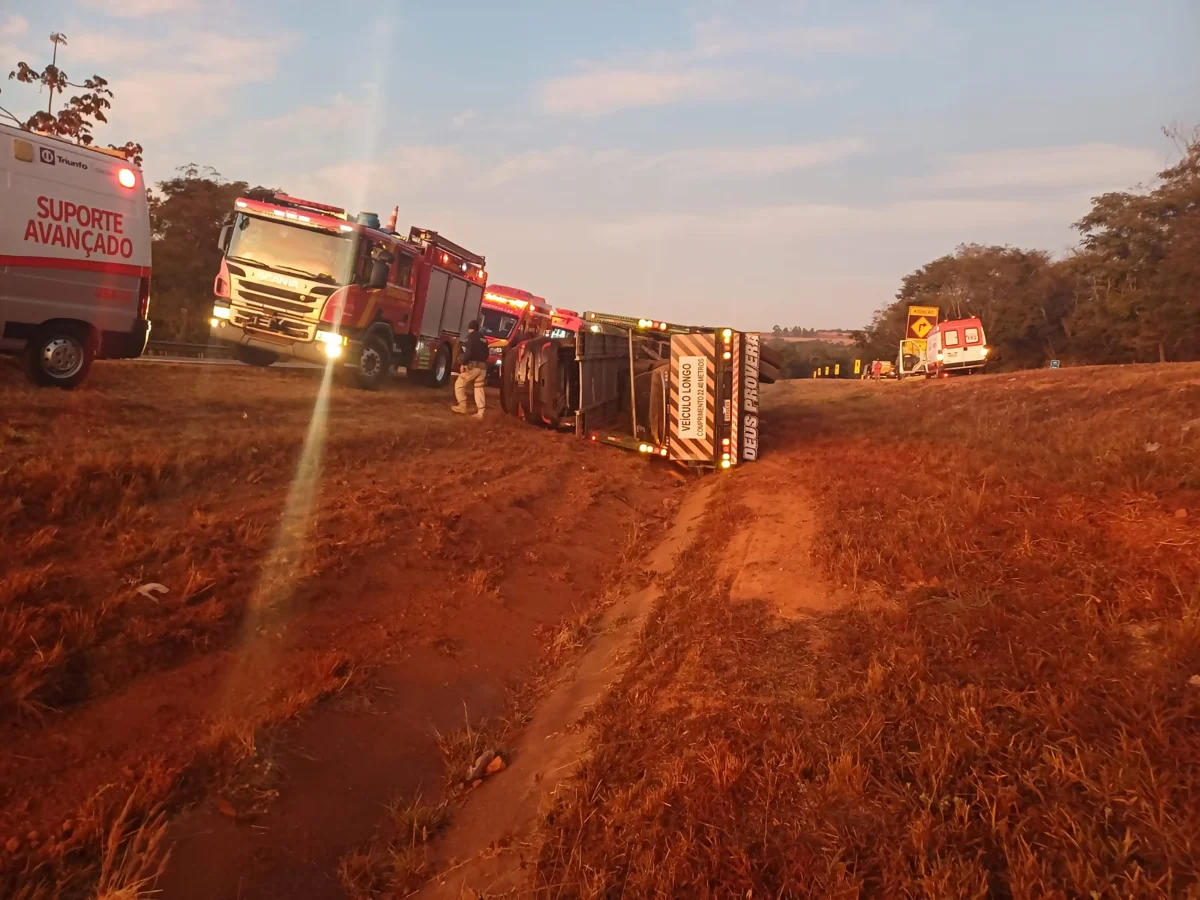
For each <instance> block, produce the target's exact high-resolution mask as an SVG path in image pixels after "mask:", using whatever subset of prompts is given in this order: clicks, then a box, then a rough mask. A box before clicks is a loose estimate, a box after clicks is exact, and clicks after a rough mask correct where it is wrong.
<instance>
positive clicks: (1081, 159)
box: [902, 144, 1163, 191]
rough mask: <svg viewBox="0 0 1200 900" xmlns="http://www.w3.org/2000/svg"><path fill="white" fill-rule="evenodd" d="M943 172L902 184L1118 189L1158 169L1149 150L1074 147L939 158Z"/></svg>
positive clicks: (940, 187) (933, 187) (1159, 164)
mask: <svg viewBox="0 0 1200 900" xmlns="http://www.w3.org/2000/svg"><path fill="white" fill-rule="evenodd" d="M941 162H942V170H941V171H939V172H935V173H933V174H931V175H926V176H923V177H918V178H909V179H905V181H904V182H903V183H902V184H903V186H904V187H906V188H909V189H919V190H923V191H969V190H980V189H987V188H1022V187H1025V188H1071V187H1089V188H1098V189H1105V190H1117V189H1125V188H1129V187H1132V186H1133V185H1135V184H1136V183H1138V182H1140V181H1144V180H1145V179H1146V177H1147V176H1148V175H1149V174H1151V173H1153V172H1156V171H1157V170H1158V169H1160V168H1162V164H1163V160H1162V159H1160V158H1159V157H1158V156H1157V155H1156V154H1155V153H1154V152H1153V151H1152V150H1147V149H1144V148H1140V147H1121V146H1118V145H1116V144H1076V145H1072V146H1064V147H1044V148H1039V149H1028V150H989V151H981V152H977V153H957V154H950V155H947V156H944V157H942V160H941Z"/></svg>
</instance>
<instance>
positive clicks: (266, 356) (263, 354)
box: [233, 344, 279, 368]
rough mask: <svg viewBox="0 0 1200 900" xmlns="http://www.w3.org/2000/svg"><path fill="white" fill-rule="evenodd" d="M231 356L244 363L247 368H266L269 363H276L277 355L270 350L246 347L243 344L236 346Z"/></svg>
mask: <svg viewBox="0 0 1200 900" xmlns="http://www.w3.org/2000/svg"><path fill="white" fill-rule="evenodd" d="M233 355H234V356H236V357H237V358H238V360H239V361H240V362H244V363H245V364H246V365H248V366H262V367H264V368H265V367H266V366H269V365H271V363H274V362H278V361H279V356H278V354H275V353H272V352H271V351H270V350H261V349H259V348H258V347H247V346H245V345H243V344H238V345H236V346H235V347H234V350H233Z"/></svg>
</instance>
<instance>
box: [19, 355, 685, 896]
mask: <svg viewBox="0 0 1200 900" xmlns="http://www.w3.org/2000/svg"><path fill="white" fill-rule="evenodd" d="M16 374H17V373H16V372H15V371H7V370H6V371H4V372H3V375H4V382H3V384H0V406H2V407H3V408H4V410H5V414H4V421H3V426H2V427H0V498H3V500H0V531H3V533H4V535H5V537H4V541H3V546H2V547H0V575H2V576H3V577H2V578H0V616H2V617H3V622H2V623H0V624H3V625H4V626H5V627H4V630H3V633H4V636H3V638H0V681H5V682H6V683H7V684H8V685H9V687H8V688H7V689H6V690H5V692H4V693H0V741H2V742H3V743H4V745H5V747H6V748H7V750H8V752H7V753H5V754H4V755H3V756H2V757H0V860H3V861H4V867H3V868H0V894H3V895H5V896H7V895H8V894H7V890H15V889H16V888H17V887H18V886H21V885H29V884H43V885H44V886H46V887H52V886H54V885H55V884H58V885H59V887H58V888H53V889H54V890H55V892H56V893H57V892H58V891H60V890H61V895H62V896H74V895H75V893H76V891H77V889H78V888H79V887H80V885H81V884H82V883H83V882H82V881H79V880H76V881H71V877H70V876H71V873H72V872H79V871H85V870H86V869H87V867H88V866H89V865H91V864H92V863H93V862H94V858H95V854H96V852H97V846H98V836H99V831H100V830H101V828H102V827H103V823H104V822H106V821H109V820H110V819H111V815H112V806H113V804H114V803H116V804H117V806H118V807H119V805H120V803H121V802H123V798H124V797H125V796H126V795H127V794H128V793H129V792H130V791H132V790H134V789H135V788H138V789H139V790H140V792H141V793H142V794H143V795H144V797H145V800H144V805H145V806H146V807H149V806H150V805H151V804H152V803H154V802H164V803H166V804H167V806H168V808H169V809H173V810H180V809H183V808H184V807H189V808H191V810H192V811H191V812H188V813H186V814H184V815H183V816H182V817H178V818H176V820H175V824H174V825H173V826H172V831H171V837H172V838H173V839H175V840H177V844H176V847H175V850H174V852H173V858H172V862H171V865H170V867H169V869H168V872H167V874H166V877H165V878H164V880H163V881H162V882H161V883H160V885H159V887H160V888H161V889H162V891H163V894H162V896H165V897H168V898H172V900H175V898H188V897H196V898H200V897H204V898H223V897H260V896H261V897H266V896H287V897H293V898H301V897H312V898H317V897H340V896H344V893H343V891H342V889H341V888H340V887H339V885H338V883H337V880H336V869H337V863H338V860H339V858H340V857H341V856H342V855H343V854H344V853H345V852H347V850H348V849H349V848H351V847H353V846H355V845H357V844H360V843H362V842H363V841H364V840H366V839H367V838H368V837H369V836H370V834H371V832H372V830H373V828H374V827H375V824H376V822H377V821H378V820H379V818H380V816H381V815H382V805H383V804H384V803H385V802H387V801H389V800H391V799H393V798H394V797H396V796H406V795H413V794H415V793H416V792H418V791H420V792H422V793H424V794H426V795H436V794H437V793H439V792H440V790H441V788H442V784H443V777H444V776H443V769H442V765H441V762H440V759H439V756H438V749H437V743H436V734H435V729H436V730H438V731H441V732H443V733H445V732H446V731H449V730H453V729H455V728H457V727H461V726H462V725H463V724H464V715H465V716H466V717H467V718H469V720H470V721H471V722H472V723H473V724H474V723H476V722H477V721H478V719H479V718H480V717H484V716H489V717H491V716H496V715H498V714H501V713H503V712H504V710H505V708H506V704H507V702H508V698H509V696H510V694H511V692H512V690H513V689H515V688H516V687H518V686H519V685H520V684H521V683H523V682H528V680H529V678H530V677H531V676H532V675H533V673H534V672H535V671H536V670H537V668H538V664H539V661H540V660H541V658H542V652H543V646H544V643H545V635H546V633H548V632H549V631H550V630H552V628H553V627H554V626H555V625H556V624H557V623H558V622H559V621H560V620H561V619H563V617H565V616H568V615H571V614H573V613H575V614H578V613H580V612H583V611H586V610H588V609H591V608H592V607H594V605H595V604H596V602H597V600H598V599H599V598H600V597H601V595H602V594H603V593H604V590H605V586H606V583H607V581H608V579H609V578H610V577H611V576H612V575H613V573H614V572H615V571H616V570H618V569H619V568H620V563H621V561H622V560H623V559H626V560H629V559H632V558H633V555H634V554H635V553H636V552H637V550H638V547H637V543H636V538H637V535H636V533H635V531H634V525H635V522H636V521H638V520H641V521H643V522H649V523H651V525H653V524H654V523H656V522H661V521H662V520H663V518H664V512H663V504H662V496H663V494H662V490H661V489H662V488H664V487H667V486H668V485H674V484H675V482H674V481H671V480H669V479H667V478H666V476H665V473H664V471H663V470H662V468H659V467H654V466H650V467H647V466H646V465H645V464H644V462H643V461H642V460H640V459H638V458H636V457H630V456H627V455H625V454H622V453H619V452H616V451H612V450H607V449H604V448H596V447H591V446H588V445H585V444H582V443H579V442H577V441H575V440H574V439H573V438H572V437H570V436H560V435H554V434H551V433H547V432H543V431H539V430H537V429H532V428H528V427H524V426H520V425H518V424H516V423H512V422H509V421H507V420H505V419H504V418H503V417H502V416H501V415H500V413H499V411H498V410H495V409H493V410H492V411H491V412H490V415H491V416H492V417H493V418H490V419H489V420H487V421H485V422H482V423H480V422H476V421H473V420H469V419H464V418H462V417H457V416H454V415H453V414H452V413H451V412H450V411H449V409H448V407H449V404H450V402H451V398H450V395H449V393H448V392H435V391H431V390H428V389H425V388H418V387H412V386H409V385H407V384H404V383H399V384H397V385H396V386H394V387H389V388H388V389H387V390H384V391H382V392H380V393H378V394H369V393H363V392H359V391H356V390H353V389H352V388H349V387H345V386H342V385H340V384H335V385H334V387H333V389H332V392H331V399H330V402H329V409H328V418H327V421H326V422H325V423H324V425H323V427H322V425H321V424H320V422H319V421H318V424H317V425H315V426H312V427H311V429H310V425H311V423H312V421H313V412H314V400H315V398H316V397H317V395H318V392H319V388H320V373H319V372H316V371H315V370H314V371H313V372H306V371H299V370H291V371H273V370H266V371H261V372H260V371H252V370H249V369H241V368H230V369H218V368H199V367H176V366H160V365H148V364H111V365H100V366H98V367H97V369H96V371H95V373H94V374H93V378H92V380H91V381H90V382H89V383H88V384H87V385H86V386H85V387H83V388H82V389H80V390H79V391H77V392H73V393H63V392H44V391H35V390H33V389H32V388H28V387H26V386H25V385H23V384H22V383H20V382H19V381H18V380H17V379H16V377H15V376H16ZM493 402H494V401H493ZM319 418H320V417H319V415H318V419H319ZM310 430H311V432H312V434H313V435H315V436H320V435H324V436H325V446H324V458H323V461H322V462H319V463H316V464H314V463H313V461H312V458H313V457H312V454H310V455H309V461H308V462H307V463H306V462H304V458H305V453H304V447H305V435H306V433H308V432H310ZM312 446H313V444H312V442H311V441H310V443H309V448H310V450H311V448H312ZM649 487H653V488H655V490H639V489H642V488H649ZM147 583H158V584H161V585H163V586H165V587H166V588H167V589H168V590H167V591H166V592H165V593H153V592H152V591H149V592H143V593H139V592H138V590H137V588H138V587H139V586H141V585H145V584H147ZM464 707H465V710H464ZM102 788H106V790H105V791H104V792H103V793H102V794H101V797H100V800H99V801H98V803H91V802H90V801H91V799H92V798H93V797H94V796H95V795H96V794H97V792H98V791H100V790H101V789H102ZM64 825H66V826H69V827H67V828H64ZM31 832H37V840H36V841H35V840H32V839H31V838H30V837H29V835H30V833H31ZM47 836H50V837H47ZM10 839H12V842H14V843H15V844H17V845H19V847H18V848H17V849H16V851H15V852H12V853H8V852H7V851H4V850H3V848H4V845H5V843H6V842H10ZM39 866H40V868H37V867H39ZM35 869H36V870H37V871H36V873H35V874H32V875H31V874H30V873H31V872H34V870H35ZM6 878H8V879H9V881H6V880H5V879H6ZM56 879H57V881H56ZM80 895H82V894H80Z"/></svg>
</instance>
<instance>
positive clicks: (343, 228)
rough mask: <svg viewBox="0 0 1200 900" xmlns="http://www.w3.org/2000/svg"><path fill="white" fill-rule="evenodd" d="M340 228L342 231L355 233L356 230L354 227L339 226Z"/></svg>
mask: <svg viewBox="0 0 1200 900" xmlns="http://www.w3.org/2000/svg"><path fill="white" fill-rule="evenodd" d="M338 228H340V229H342V231H353V230H354V226H353V225H339V226H338Z"/></svg>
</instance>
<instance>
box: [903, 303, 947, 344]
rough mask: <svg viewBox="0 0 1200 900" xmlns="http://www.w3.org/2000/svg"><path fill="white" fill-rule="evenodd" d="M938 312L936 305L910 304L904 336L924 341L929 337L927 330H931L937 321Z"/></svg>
mask: <svg viewBox="0 0 1200 900" xmlns="http://www.w3.org/2000/svg"><path fill="white" fill-rule="evenodd" d="M938 312H939V310H938V308H937V307H936V306H910V307H909V308H908V328H907V330H906V331H905V337H906V338H908V339H909V340H914V341H921V342H922V343H924V342H925V339H926V338H927V337H929V332H931V331H933V329H934V327H935V326H936V325H937V323H938Z"/></svg>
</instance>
